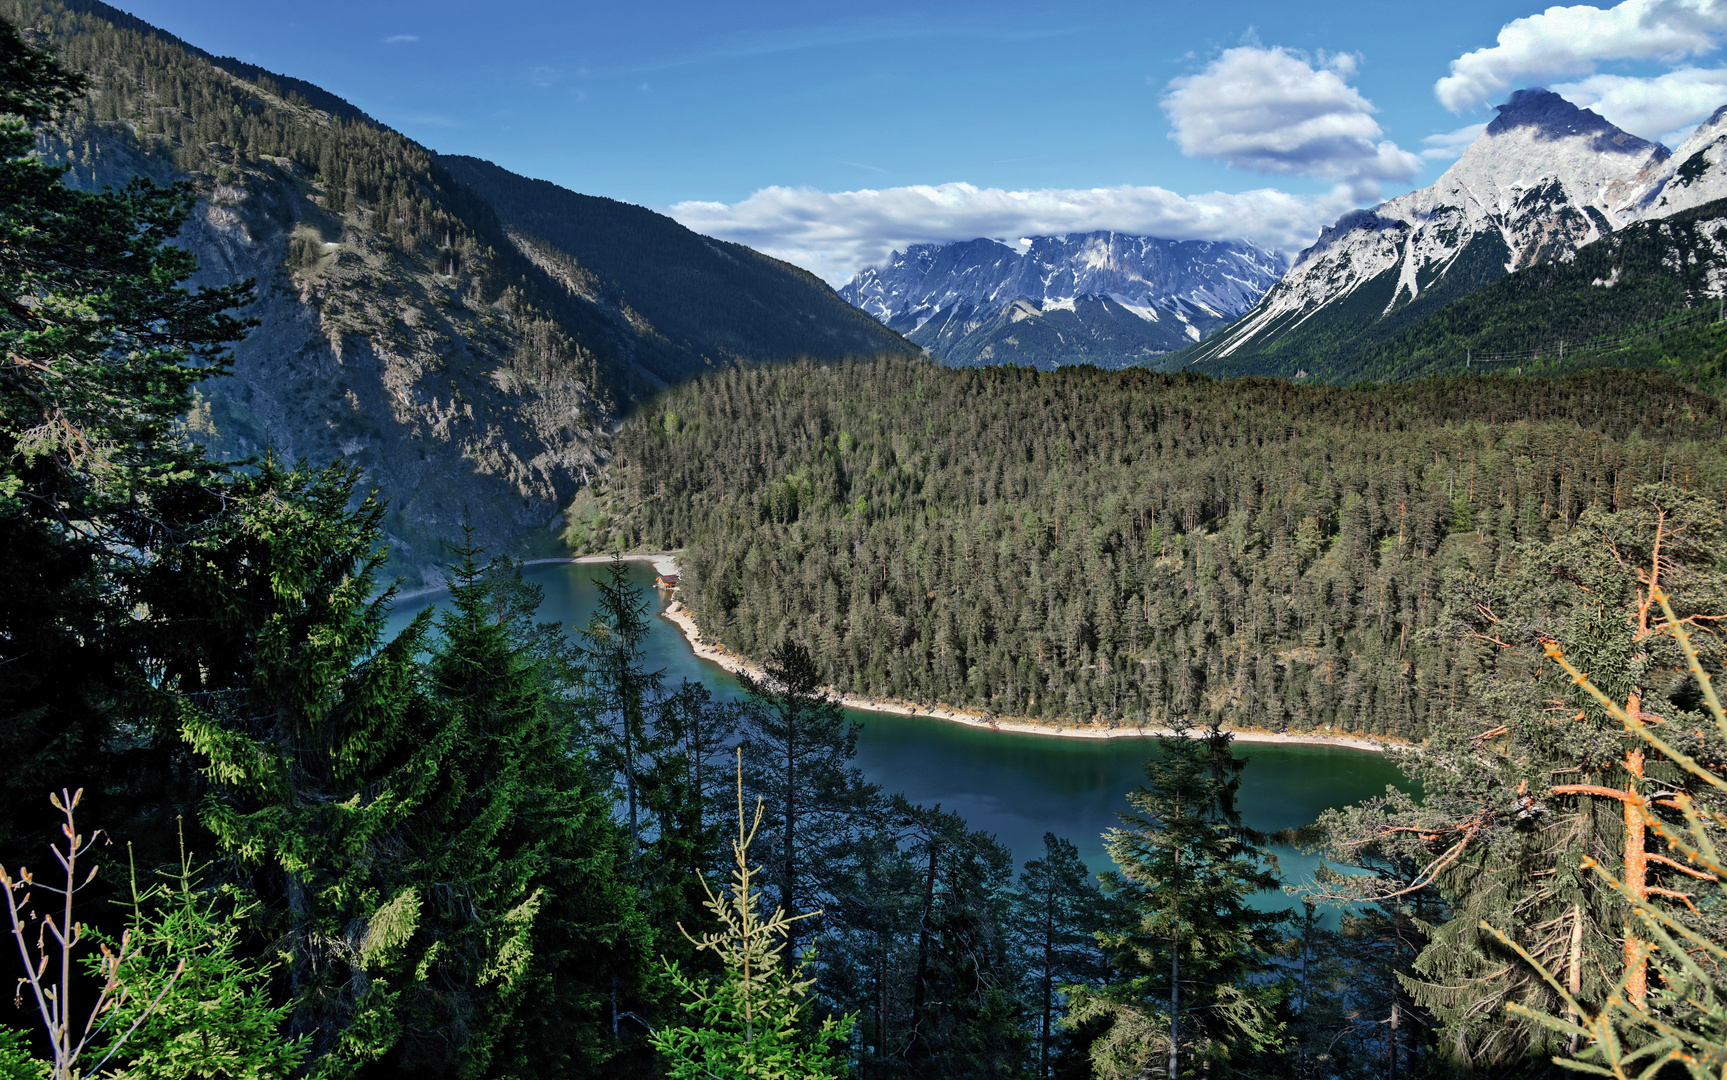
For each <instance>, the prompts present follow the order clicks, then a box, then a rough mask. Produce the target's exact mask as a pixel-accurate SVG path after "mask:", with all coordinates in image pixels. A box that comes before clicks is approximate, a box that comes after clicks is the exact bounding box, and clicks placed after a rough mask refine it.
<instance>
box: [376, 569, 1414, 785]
mask: <svg viewBox="0 0 1727 1080" xmlns="http://www.w3.org/2000/svg"><path fill="white" fill-rule="evenodd" d="M622 558H623V560H624V561H625V562H645V563H652V564H653V567H654V572H655V573H658V574H676V573H677V572H678V564H677V553H676V552H672V551H662V552H658V553H655V554H639V555H625V556H623V557H622ZM611 561H612V556H610V555H581V556H576V557H571V558H567V559H529V560H528V561H526V562H524V563H522V565H523V566H552V565H559V564H566V563H583V564H590V565H591V564H594V563H607V562H611ZM442 591H443V590H441V589H420V590H418V591H416V592H412V593H403V594H401V595H399V596H397V597H396V599H397V600H410V599H413V598H414V597H417V596H425V595H427V594H429V593H434V592H442ZM660 614H661V615H662V616H664V617H665V618H667V619H670V620H671V621H672V622H673V623H674V624H675V625H676V626H677V627H678V629H680V630H682V631H683V632H684V638H685V640H687V641H688V642H689V644H690V648H691V649H692V650H694V651H695V654H696V655H697V656H699V657H701V658H702V659H703V660H708V661H711V662H713V663H715V664H718V665H719V666H720V667H722V668H724V669H725V670H727V671H729V672H731V673H732V674H734V675H739V674H742V675H748V676H750V677H751V678H753V679H759V678H761V677H762V676H763V675H764V674H765V672H763V671H762V667H761V665H760V664H757V663H756V662H754V661H753V660H746V659H744V658H743V657H741V656H739V655H738V654H737V653H734V652H732V651H731V650H730V649H727V648H726V647H725V646H724V645H717V644H713V643H711V642H708V641H707V640H705V639H704V638H703V637H702V634H701V629H700V628H699V627H697V626H696V620H695V616H694V615H692V614H690V609H689V608H687V607H685V606H684V605H683V604H682V603H681V602H679V601H677V600H673V601H672V602H671V604H670V605H668V606H667V607H666V609H665V610H664V611H662V612H660ZM828 692H829V693H831V694H833V696H834V698H835V699H836V700H838V701H839V703H840V704H841V705H843V706H845V707H846V708H848V709H859V710H862V711H864V712H880V713H892V714H894V715H897V716H927V717H929V718H930V719H932V720H945V721H947V722H948V723H952V724H964V725H966V726H967V727H974V728H986V729H988V730H990V731H1014V732H1021V733H1023V734H1026V735H1045V736H1053V737H1055V738H1061V739H1141V738H1153V737H1156V736H1160V735H1173V734H1175V732H1173V731H1171V730H1170V729H1168V728H1139V727H1116V728H1106V727H1102V726H1097V727H1073V728H1067V727H1057V726H1055V725H1054V724H1033V723H1029V722H1027V721H1024V720H998V719H990V718H986V717H984V716H982V715H979V714H977V713H973V712H964V711H961V710H958V709H950V708H947V707H946V706H942V705H918V704H914V703H912V702H909V701H892V700H886V699H882V698H868V697H859V696H857V695H855V694H842V693H839V692H838V691H835V690H834V689H833V688H832V687H829V688H828ZM1230 734H1232V735H1234V736H1235V740H1236V741H1237V742H1250V743H1299V744H1303V745H1307V746H1342V747H1346V748H1348V749H1350V750H1371V751H1373V752H1375V753H1379V752H1382V751H1383V750H1384V749H1385V747H1384V745H1383V744H1381V743H1377V742H1374V741H1373V740H1371V739H1362V738H1357V737H1354V736H1350V735H1288V734H1283V733H1280V732H1275V731H1232V732H1230Z"/></svg>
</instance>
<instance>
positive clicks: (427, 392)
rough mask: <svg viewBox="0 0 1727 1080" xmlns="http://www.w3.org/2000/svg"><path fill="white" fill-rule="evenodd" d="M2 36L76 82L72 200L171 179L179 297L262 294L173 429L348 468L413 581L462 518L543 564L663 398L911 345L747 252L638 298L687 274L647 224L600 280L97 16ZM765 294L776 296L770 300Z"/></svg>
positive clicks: (288, 91) (617, 246)
mask: <svg viewBox="0 0 1727 1080" xmlns="http://www.w3.org/2000/svg"><path fill="white" fill-rule="evenodd" d="M0 17H4V18H6V19H7V20H9V21H11V22H13V23H14V24H16V25H18V26H20V27H23V28H26V29H27V30H28V34H27V36H28V37H30V38H31V40H33V41H34V42H36V43H37V44H38V45H39V46H41V47H46V48H50V49H52V50H54V51H56V52H57V53H59V55H60V56H61V57H62V58H63V60H64V61H65V62H66V63H67V64H68V65H69V66H70V67H72V68H74V69H77V70H81V71H83V72H85V73H87V75H88V76H89V79H90V92H89V94H88V95H87V97H86V99H85V100H84V102H82V103H81V105H79V106H75V107H74V109H73V110H72V112H71V115H69V116H67V117H65V118H64V121H63V123H62V125H61V128H60V131H59V133H58V134H57V135H56V136H54V137H50V138H48V139H45V140H44V142H43V144H42V152H43V153H44V154H46V155H49V156H51V157H55V158H58V159H62V160H65V161H67V162H69V163H70V164H71V165H72V171H71V173H70V174H69V176H68V182H69V183H73V184H77V185H80V186H85V187H101V186H105V185H107V184H111V183H122V182H124V181H126V180H127V179H129V178H131V177H133V176H137V175H145V176H149V177H151V178H153V179H155V180H157V181H159V182H160V181H167V180H172V179H177V178H189V179H191V180H192V182H193V183H194V184H195V185H196V187H197V189H198V190H199V191H200V193H201V194H202V195H203V198H202V200H201V201H200V204H199V207H198V210H197V212H196V214H195V215H194V218H193V221H192V222H191V223H190V224H189V225H188V226H187V229H186V231H185V234H184V242H185V243H186V244H187V245H188V246H189V247H191V248H192V249H193V250H194V252H195V253H196V254H197V255H198V258H199V262H200V266H201V268H202V270H201V274H200V278H199V280H198V283H199V284H203V285H213V284H220V283H225V282H229V281H234V280H238V279H244V278H255V279H256V280H257V282H258V300H257V302H256V303H255V304H254V305H253V306H252V307H251V308H250V309H249V310H248V311H247V314H248V315H249V316H251V317H253V318H255V319H258V320H259V322H260V325H259V326H258V328H257V329H256V330H254V331H253V332H252V333H251V335H250V336H249V337H248V338H247V339H246V341H245V342H243V343H242V344H241V345H240V347H239V348H238V349H237V350H236V359H237V362H236V364H235V367H234V374H233V375H232V376H231V377H229V378H225V379H219V380H215V381H212V382H211V383H209V384H208V385H207V386H206V387H205V388H204V391H203V393H204V395H205V399H204V401H203V402H202V403H201V404H200V406H199V408H198V409H197V410H196V411H195V412H194V414H193V416H192V417H191V427H192V429H193V431H194V432H195V434H196V435H197V436H198V437H199V438H201V439H203V440H205V441H207V442H208V443H209V444H210V445H211V446H212V448H213V449H214V450H216V451H217V452H220V453H223V454H228V455H248V454H255V453H258V452H260V451H261V450H262V449H263V448H264V447H265V446H266V445H267V444H268V445H271V446H273V447H274V448H275V449H276V450H277V452H278V453H280V454H281V455H283V456H285V457H288V458H295V457H305V458H307V459H309V460H313V461H327V460H331V459H334V458H342V459H345V460H347V461H348V462H350V463H351V464H353V465H355V466H356V467H358V468H359V469H361V470H362V473H363V476H364V482H365V483H367V484H369V485H375V486H377V487H379V488H381V489H382V490H383V491H384V492H385V493H386V494H387V495H389V496H390V497H391V499H392V510H391V516H390V520H389V522H388V536H389V541H390V545H391V550H392V555H393V556H394V558H395V564H396V566H397V567H398V568H399V569H401V570H403V571H405V572H408V573H410V574H414V575H417V574H419V573H425V572H430V573H432V574H433V575H435V574H436V570H435V567H436V566H437V565H438V564H440V563H442V562H443V561H444V560H445V558H446V556H447V552H446V551H445V549H444V541H445V539H447V538H449V537H451V536H453V535H455V534H456V533H458V532H459V528H460V524H461V522H462V520H463V517H464V515H465V514H466V515H468V516H469V517H470V518H471V521H472V523H473V525H474V526H475V529H476V539H478V540H479V541H480V542H482V543H485V544H488V545H491V546H493V547H495V548H512V547H513V548H515V549H517V550H521V549H522V546H523V544H524V541H523V537H524V536H534V537H538V538H539V539H538V540H529V541H526V542H525V543H527V544H528V546H529V547H531V546H532V545H533V544H536V543H537V544H540V545H545V546H548V547H549V546H551V545H552V544H553V540H552V533H551V531H550V528H551V526H554V525H555V524H556V522H557V520H558V508H559V506H561V505H563V504H564V503H565V502H566V501H567V500H568V499H569V498H570V496H571V494H572V493H573V492H574V491H575V490H576V489H577V487H578V486H579V485H580V484H581V483H582V482H583V481H584V479H585V478H586V477H587V476H588V475H590V474H591V473H592V471H593V469H594V468H595V467H596V466H597V465H598V464H599V463H600V462H601V461H603V460H604V458H605V456H606V454H607V453H608V450H607V447H606V431H607V430H608V428H609V426H610V425H611V424H612V423H613V421H614V418H615V417H616V416H617V415H618V414H619V412H620V410H621V409H624V408H627V407H628V406H629V405H630V403H631V402H632V401H633V400H635V399H636V398H637V397H638V396H639V395H641V394H642V393H644V392H647V391H650V390H653V389H656V388H658V387H660V386H662V385H664V383H665V382H666V381H668V380H670V379H674V378H681V377H685V376H687V375H688V374H689V373H691V372H693V371H697V370H704V369H706V368H707V367H708V366H710V365H712V364H719V363H725V362H730V361H733V360H751V361H765V360H784V359H790V358H792V357H794V356H798V355H805V354H808V355H813V356H818V357H828V358H833V357H838V356H842V355H846V354H849V353H852V352H856V351H874V350H876V349H880V348H892V347H895V346H896V345H897V346H898V347H900V348H909V346H905V345H904V344H903V343H900V342H899V339H898V338H897V337H896V336H895V335H893V334H891V333H889V332H887V331H883V330H880V329H875V330H873V331H872V332H860V331H859V317H858V315H857V313H855V312H854V311H852V310H851V309H850V308H849V307H848V306H847V305H845V304H844V303H843V302H842V301H840V300H839V299H838V297H837V296H835V295H834V294H833V292H832V290H830V289H827V288H826V286H825V285H822V284H821V283H820V282H817V281H814V280H813V279H811V278H810V277H809V276H808V275H806V274H803V273H802V272H800V271H795V270H793V269H792V268H789V267H785V266H783V265H780V264H775V263H772V262H771V261H768V260H764V259H760V258H759V257H757V258H756V259H755V260H753V262H751V260H747V259H745V258H743V257H742V256H741V255H733V256H731V257H732V258H734V259H736V260H737V262H738V264H739V265H740V266H744V265H749V266H750V272H749V273H748V274H741V275H739V276H738V277H735V278H734V277H731V276H727V275H725V274H723V273H715V272H713V270H712V268H711V267H706V268H704V270H703V272H702V274H701V275H699V281H693V280H691V281H686V282H679V283H678V284H679V286H684V287H689V288H692V289H699V295H696V294H688V295H686V294H684V293H681V292H680V291H679V290H678V287H673V288H667V289H664V290H662V291H661V292H660V293H659V294H657V295H655V296H653V297H647V296H640V297H639V298H638V291H634V290H632V288H631V285H630V282H631V280H635V279H639V278H641V277H644V276H646V275H649V274H651V273H654V272H659V273H662V274H663V275H665V276H666V277H667V278H669V279H670V280H672V281H674V282H678V275H679V273H680V268H679V263H678V261H677V260H679V259H680V258H686V257H688V255H689V252H690V248H691V245H690V244H689V243H686V244H685V245H684V246H683V248H682V249H668V248H666V247H665V245H664V244H663V243H661V242H660V237H661V235H662V234H664V233H665V232H666V231H667V230H668V229H670V230H680V231H681V227H679V226H676V225H675V224H674V223H672V222H670V221H669V220H666V219H663V218H660V217H659V216H658V215H652V214H649V213H648V212H647V211H639V212H636V213H633V214H628V215H625V216H624V219H623V221H622V223H621V224H620V225H619V226H618V227H617V229H616V230H615V232H614V233H613V234H612V236H611V241H612V248H613V250H612V253H611V257H610V261H609V263H608V264H607V266H608V269H609V270H612V271H616V272H620V273H621V272H622V268H627V267H631V266H634V267H635V269H633V270H631V271H630V274H633V275H634V277H633V278H631V277H630V276H629V274H626V275H625V277H624V278H623V279H622V280H620V281H619V282H613V281H612V280H611V279H609V278H608V277H607V275H606V273H605V272H603V271H597V270H594V269H591V268H588V267H587V266H585V265H584V263H583V261H582V253H581V252H566V251H564V250H562V249H561V248H559V247H558V246H557V241H556V240H542V241H541V242H539V243H538V244H537V245H524V244H520V243H518V241H519V239H520V238H521V235H522V234H521V233H519V232H516V231H512V229H511V228H509V227H507V226H506V225H505V223H504V222H502V221H500V220H499V216H498V213H497V211H495V210H494V209H493V207H492V206H491V205H489V204H488V203H487V202H486V201H485V199H483V198H482V197H481V196H480V195H479V194H477V193H476V192H475V191H473V190H472V189H470V188H469V187H468V186H467V185H466V184H464V183H463V182H461V181H459V180H457V179H456V178H455V177H454V176H452V175H451V173H450V171H449V169H448V168H447V167H446V166H445V165H444V164H442V163H441V162H440V161H439V160H438V159H437V157H436V155H434V154H433V153H432V152H431V151H429V150H427V149H426V148H424V147H422V146H420V145H418V144H417V143H414V142H413V141H412V140H410V139H407V138H405V137H403V136H402V135H400V134H398V133H396V132H394V131H391V130H389V129H388V128H385V127H382V126H380V125H377V124H376V123H374V122H372V121H370V120H369V119H368V118H366V116H365V115H364V114H363V113H361V112H360V111H359V110H357V109H355V108H354V107H353V106H351V105H348V104H347V103H345V102H342V101H341V100H340V99H338V98H335V97H334V96H333V95H329V94H327V93H324V92H322V91H318V90H317V88H315V87H311V86H310V85H309V84H304V83H299V82H297V81H296V80H291V79H286V78H279V77H277V76H274V75H271V74H269V73H266V72H262V71H260V70H258V69H256V68H253V67H250V66H248V65H242V64H238V63H237V62H232V61H217V60H212V59H211V58H209V57H208V56H207V54H205V53H203V52H201V51H200V50H197V49H195V48H191V47H189V46H187V45H185V44H184V43H182V42H180V41H179V40H178V39H176V38H174V37H172V36H171V35H168V34H165V33H162V32H160V31H157V30H154V29H153V28H151V27H148V26H147V25H145V24H143V23H141V22H139V21H138V20H136V19H133V18H132V17H130V16H126V15H124V14H123V13H120V12H118V11H116V10H114V9H113V8H110V7H107V6H106V5H103V4H99V3H93V2H88V0H80V2H76V3H61V2H58V0H8V2H3V3H0ZM522 183H524V184H525V183H527V182H525V181H523V182H522ZM546 187H548V188H549V187H550V185H546ZM553 190H554V191H555V189H553ZM685 235H686V236H689V235H690V234H685ZM744 250H745V249H738V251H739V252H742V251H744ZM703 257H704V258H707V257H708V256H707V255H706V252H705V249H704V251H703ZM766 283H772V286H773V288H774V289H777V290H778V292H770V294H769V295H770V296H771V298H772V299H774V300H780V301H785V300H788V299H789V298H793V297H795V298H796V299H797V301H798V302H796V303H773V302H768V299H769V297H767V296H764V295H763V290H764V288H765V287H766ZM638 303H639V305H640V306H637V305H638ZM686 303H688V304H690V305H695V306H700V305H707V306H710V307H731V308H734V309H736V310H738V311H749V312H752V315H751V316H750V318H752V319H755V320H757V321H758V322H759V325H760V327H761V329H760V330H759V331H757V333H756V335H755V338H754V340H753V344H748V345H747V347H732V346H730V345H729V344H728V342H727V341H726V340H725V339H724V338H723V336H722V335H716V336H715V337H714V338H708V339H704V338H700V337H696V336H692V335H688V334H681V335H680V334H678V333H673V334H670V335H668V334H667V333H664V332H662V331H661V329H660V328H659V325H658V323H657V321H656V320H658V319H659V318H660V317H661V316H662V314H666V313H670V315H671V317H672V320H673V323H674V324H675V323H676V320H677V318H679V317H680V316H679V315H678V314H677V313H678V312H679V310H680V309H681V306H682V305H684V304H686Z"/></svg>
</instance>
